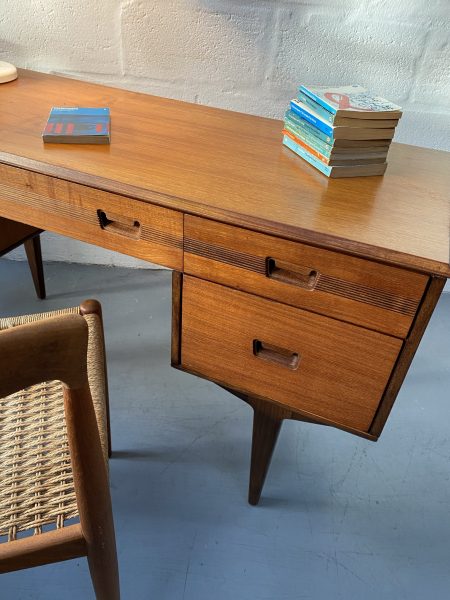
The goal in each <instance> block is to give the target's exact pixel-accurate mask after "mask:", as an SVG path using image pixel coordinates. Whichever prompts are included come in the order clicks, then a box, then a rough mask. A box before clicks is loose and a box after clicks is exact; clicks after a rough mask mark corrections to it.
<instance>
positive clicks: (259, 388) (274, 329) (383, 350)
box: [181, 275, 402, 431]
mask: <svg viewBox="0 0 450 600" xmlns="http://www.w3.org/2000/svg"><path fill="white" fill-rule="evenodd" d="M182 313H183V318H182V324H181V331H182V336H181V367H182V368H183V369H185V370H187V371H192V372H194V373H196V374H201V375H203V376H205V377H207V378H208V379H212V380H214V381H218V382H219V383H223V384H225V385H229V386H230V387H234V388H236V389H239V390H241V391H242V392H244V393H249V394H255V395H257V396H260V397H263V398H268V399H269V400H275V401H277V402H280V403H282V404H283V406H286V407H292V408H293V409H299V410H301V411H303V412H306V413H309V414H311V415H312V416H313V417H314V415H317V416H319V417H320V416H321V417H324V418H326V419H329V420H331V421H333V422H335V423H337V424H341V425H345V426H347V427H351V428H354V429H358V430H361V431H368V429H369V426H370V424H371V423H372V420H373V417H374V415H375V411H376V409H377V407H378V404H379V401H380V399H381V396H382V394H383V391H384V388H385V387H386V383H387V381H388V378H389V376H390V374H391V372H392V368H393V366H394V363H395V361H396V359H397V355H398V353H399V351H400V349H401V346H402V341H401V340H399V339H397V338H393V337H390V336H386V335H382V334H380V333H377V332H374V331H368V330H365V329H363V328H361V327H356V326H354V325H349V324H347V323H342V322H340V321H337V320H334V319H329V318H327V317H323V316H320V315H316V314H313V313H310V312H307V311H303V310H300V309H297V308H293V307H290V306H286V305H283V304H279V303H277V302H274V301H269V300H265V299H263V298H257V297H255V296H253V295H251V294H246V293H244V292H239V291H236V290H231V289H229V288H226V287H223V286H219V285H217V284H213V283H209V282H206V281H203V280H200V279H196V278H194V277H190V276H187V275H185V276H184V277H183V310H182ZM255 341H258V342H260V345H258V344H255ZM294 355H296V356H297V360H294V359H295V356H294Z"/></svg>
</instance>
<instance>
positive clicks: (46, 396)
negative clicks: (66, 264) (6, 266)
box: [0, 307, 108, 542]
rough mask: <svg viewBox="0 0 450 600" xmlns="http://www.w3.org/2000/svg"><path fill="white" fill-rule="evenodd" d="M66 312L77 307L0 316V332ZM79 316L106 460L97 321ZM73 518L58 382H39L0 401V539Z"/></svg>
mask: <svg viewBox="0 0 450 600" xmlns="http://www.w3.org/2000/svg"><path fill="white" fill-rule="evenodd" d="M70 313H79V307H74V308H69V309H65V310H61V311H54V312H50V313H41V314H37V315H28V316H23V317H12V318H3V319H0V330H2V329H7V328H10V327H16V326H18V325H23V324H25V323H32V322H34V321H38V320H41V319H45V318H47V317H54V316H58V315H63V314H70ZM85 319H86V321H87V324H88V327H89V342H88V378H89V385H90V388H91V395H92V399H93V404H94V409H95V413H96V417H97V423H98V425H99V433H100V439H101V442H102V448H103V451H104V456H105V461H106V464H107V463H108V459H107V452H108V451H107V426H106V403H105V397H106V387H105V373H104V354H103V343H102V328H101V321H100V317H99V316H98V315H97V314H87V315H85ZM76 517H78V508H77V502H76V497H75V490H74V485H73V477H72V467H71V461H70V455H69V447H68V440H67V430H66V423H65V416H64V402H63V387H62V384H61V382H59V381H49V382H45V383H41V384H38V385H35V386H31V387H29V388H27V389H24V390H21V391H20V392H16V393H15V394H11V395H10V396H7V397H6V398H2V399H0V542H1V541H13V540H15V539H17V538H18V536H19V535H20V534H21V533H24V532H27V533H34V534H35V535H36V534H40V533H42V531H43V527H44V530H45V526H49V527H50V528H54V527H56V528H60V527H63V526H64V524H65V522H66V521H67V520H69V519H73V518H76ZM2 537H6V539H5V540H2V539H1V538H2Z"/></svg>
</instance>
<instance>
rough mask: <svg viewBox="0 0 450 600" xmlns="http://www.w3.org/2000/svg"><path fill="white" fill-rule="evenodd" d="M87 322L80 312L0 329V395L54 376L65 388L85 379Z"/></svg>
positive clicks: (73, 387) (75, 385) (81, 385)
mask: <svg viewBox="0 0 450 600" xmlns="http://www.w3.org/2000/svg"><path fill="white" fill-rule="evenodd" d="M87 343H88V326H87V324H86V321H85V319H84V318H83V317H82V316H81V315H65V316H60V317H53V318H50V319H47V320H45V321H40V322H36V323H30V324H27V325H21V326H19V327H14V328H12V329H6V330H3V331H0V365H2V368H1V371H0V397H3V396H8V395H10V394H12V393H14V392H16V391H18V390H20V389H23V388H25V387H29V386H31V385H34V384H36V383H41V382H43V381H51V380H54V379H58V380H60V381H62V382H63V384H64V385H65V386H66V388H67V389H69V390H70V389H80V388H83V387H85V386H86V385H88V383H87Z"/></svg>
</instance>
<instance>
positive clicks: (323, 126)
mask: <svg viewBox="0 0 450 600" xmlns="http://www.w3.org/2000/svg"><path fill="white" fill-rule="evenodd" d="M291 110H293V111H294V112H295V113H296V114H297V115H298V116H299V117H301V118H302V119H304V120H305V121H307V122H308V123H310V124H311V125H313V126H314V127H316V128H317V129H319V130H320V131H322V132H323V133H326V135H329V136H332V135H333V127H332V126H331V125H328V123H325V121H322V120H321V119H318V118H317V117H315V116H314V115H312V114H311V113H310V112H308V111H307V110H306V109H304V108H303V107H302V106H299V105H298V104H297V102H296V101H295V100H291Z"/></svg>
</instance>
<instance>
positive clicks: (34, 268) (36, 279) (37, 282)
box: [24, 235, 45, 300]
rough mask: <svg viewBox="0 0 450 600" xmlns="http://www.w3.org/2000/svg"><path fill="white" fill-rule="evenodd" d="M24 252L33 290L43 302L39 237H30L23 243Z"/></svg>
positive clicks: (42, 270) (42, 271)
mask: <svg viewBox="0 0 450 600" xmlns="http://www.w3.org/2000/svg"><path fill="white" fill-rule="evenodd" d="M24 246H25V252H26V254H27V258H28V264H29V266H30V271H31V275H32V277H33V283H34V288H35V290H36V294H37V297H38V298H40V299H41V300H43V299H44V298H45V282H44V268H43V266H42V253H41V238H40V236H39V235H36V236H34V237H32V238H31V239H29V240H27V241H26V242H24Z"/></svg>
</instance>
